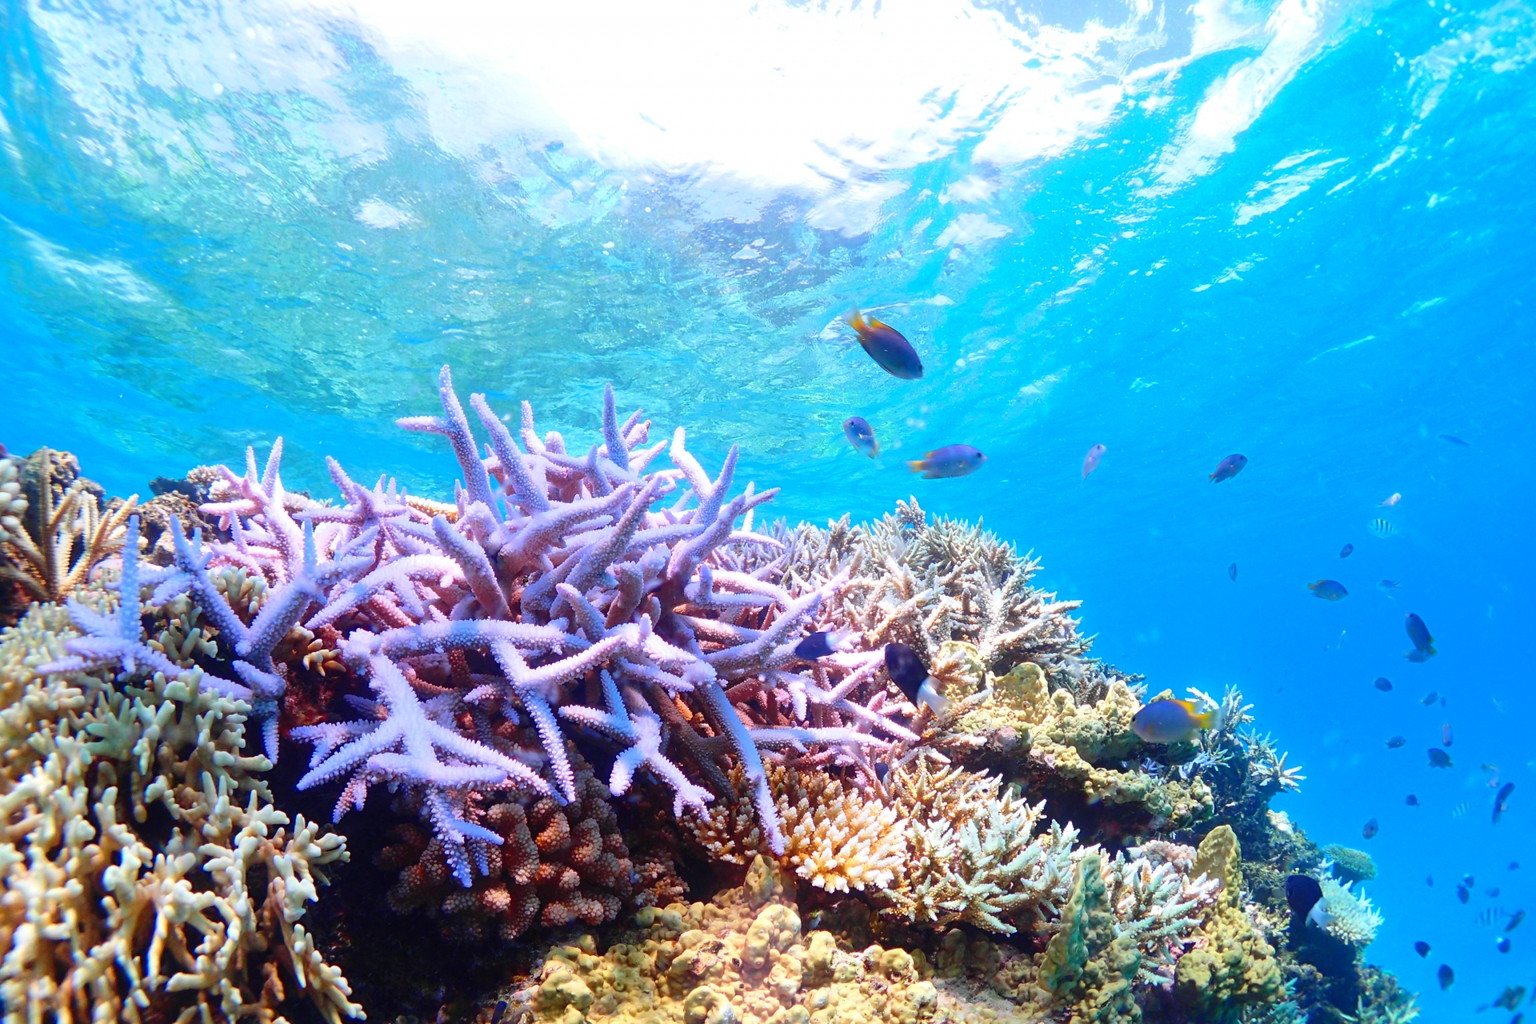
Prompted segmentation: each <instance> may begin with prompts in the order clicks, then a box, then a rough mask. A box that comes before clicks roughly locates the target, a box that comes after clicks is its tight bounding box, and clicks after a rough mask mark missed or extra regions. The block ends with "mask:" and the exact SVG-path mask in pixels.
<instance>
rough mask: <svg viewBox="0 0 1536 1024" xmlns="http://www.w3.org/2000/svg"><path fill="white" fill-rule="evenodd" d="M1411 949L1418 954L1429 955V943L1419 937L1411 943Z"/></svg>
mask: <svg viewBox="0 0 1536 1024" xmlns="http://www.w3.org/2000/svg"><path fill="white" fill-rule="evenodd" d="M1413 951H1414V952H1415V953H1417V954H1419V956H1429V943H1427V942H1425V941H1424V940H1423V939H1420V940H1419V941H1418V942H1415V943H1414V944H1413Z"/></svg>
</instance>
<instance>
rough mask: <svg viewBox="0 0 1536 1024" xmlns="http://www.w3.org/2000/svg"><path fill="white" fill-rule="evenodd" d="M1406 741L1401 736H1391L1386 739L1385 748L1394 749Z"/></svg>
mask: <svg viewBox="0 0 1536 1024" xmlns="http://www.w3.org/2000/svg"><path fill="white" fill-rule="evenodd" d="M1407 742H1408V741H1407V740H1405V739H1403V737H1401V736H1393V737H1391V738H1390V739H1388V740H1387V749H1388V750H1396V749H1397V748H1398V747H1400V746H1402V745H1403V744H1404V743H1407Z"/></svg>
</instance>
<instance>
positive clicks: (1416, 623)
mask: <svg viewBox="0 0 1536 1024" xmlns="http://www.w3.org/2000/svg"><path fill="white" fill-rule="evenodd" d="M1403 628H1404V629H1406V630H1407V631H1408V639H1409V641H1411V642H1412V644H1413V650H1411V651H1409V652H1408V653H1407V654H1406V655H1404V657H1406V658H1407V659H1408V660H1409V661H1428V660H1429V659H1430V658H1433V657H1434V656H1435V638H1434V637H1432V636H1430V635H1429V627H1428V626H1426V625H1424V620H1423V619H1421V618H1419V617H1418V616H1417V615H1415V614H1414V613H1413V612H1409V613H1408V617H1407V618H1405V619H1404V620H1403Z"/></svg>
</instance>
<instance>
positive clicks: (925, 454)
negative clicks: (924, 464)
mask: <svg viewBox="0 0 1536 1024" xmlns="http://www.w3.org/2000/svg"><path fill="white" fill-rule="evenodd" d="M937 454H939V450H938V449H937V448H935V449H934V450H933V451H931V452H925V453H924V454H923V458H925V459H931V458H933V457H934V456H935V455H937Z"/></svg>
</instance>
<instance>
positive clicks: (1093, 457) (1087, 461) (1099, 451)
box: [1083, 444, 1109, 480]
mask: <svg viewBox="0 0 1536 1024" xmlns="http://www.w3.org/2000/svg"><path fill="white" fill-rule="evenodd" d="M1107 451H1109V449H1108V448H1105V447H1104V446H1103V445H1101V444H1096V445H1094V446H1093V447H1092V448H1089V449H1088V454H1087V455H1084V456H1083V479H1084V480H1087V479H1088V474H1089V473H1092V472H1093V471H1094V470H1096V469H1098V468H1099V460H1100V459H1102V458H1103V457H1104V453H1105V452H1107Z"/></svg>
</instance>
